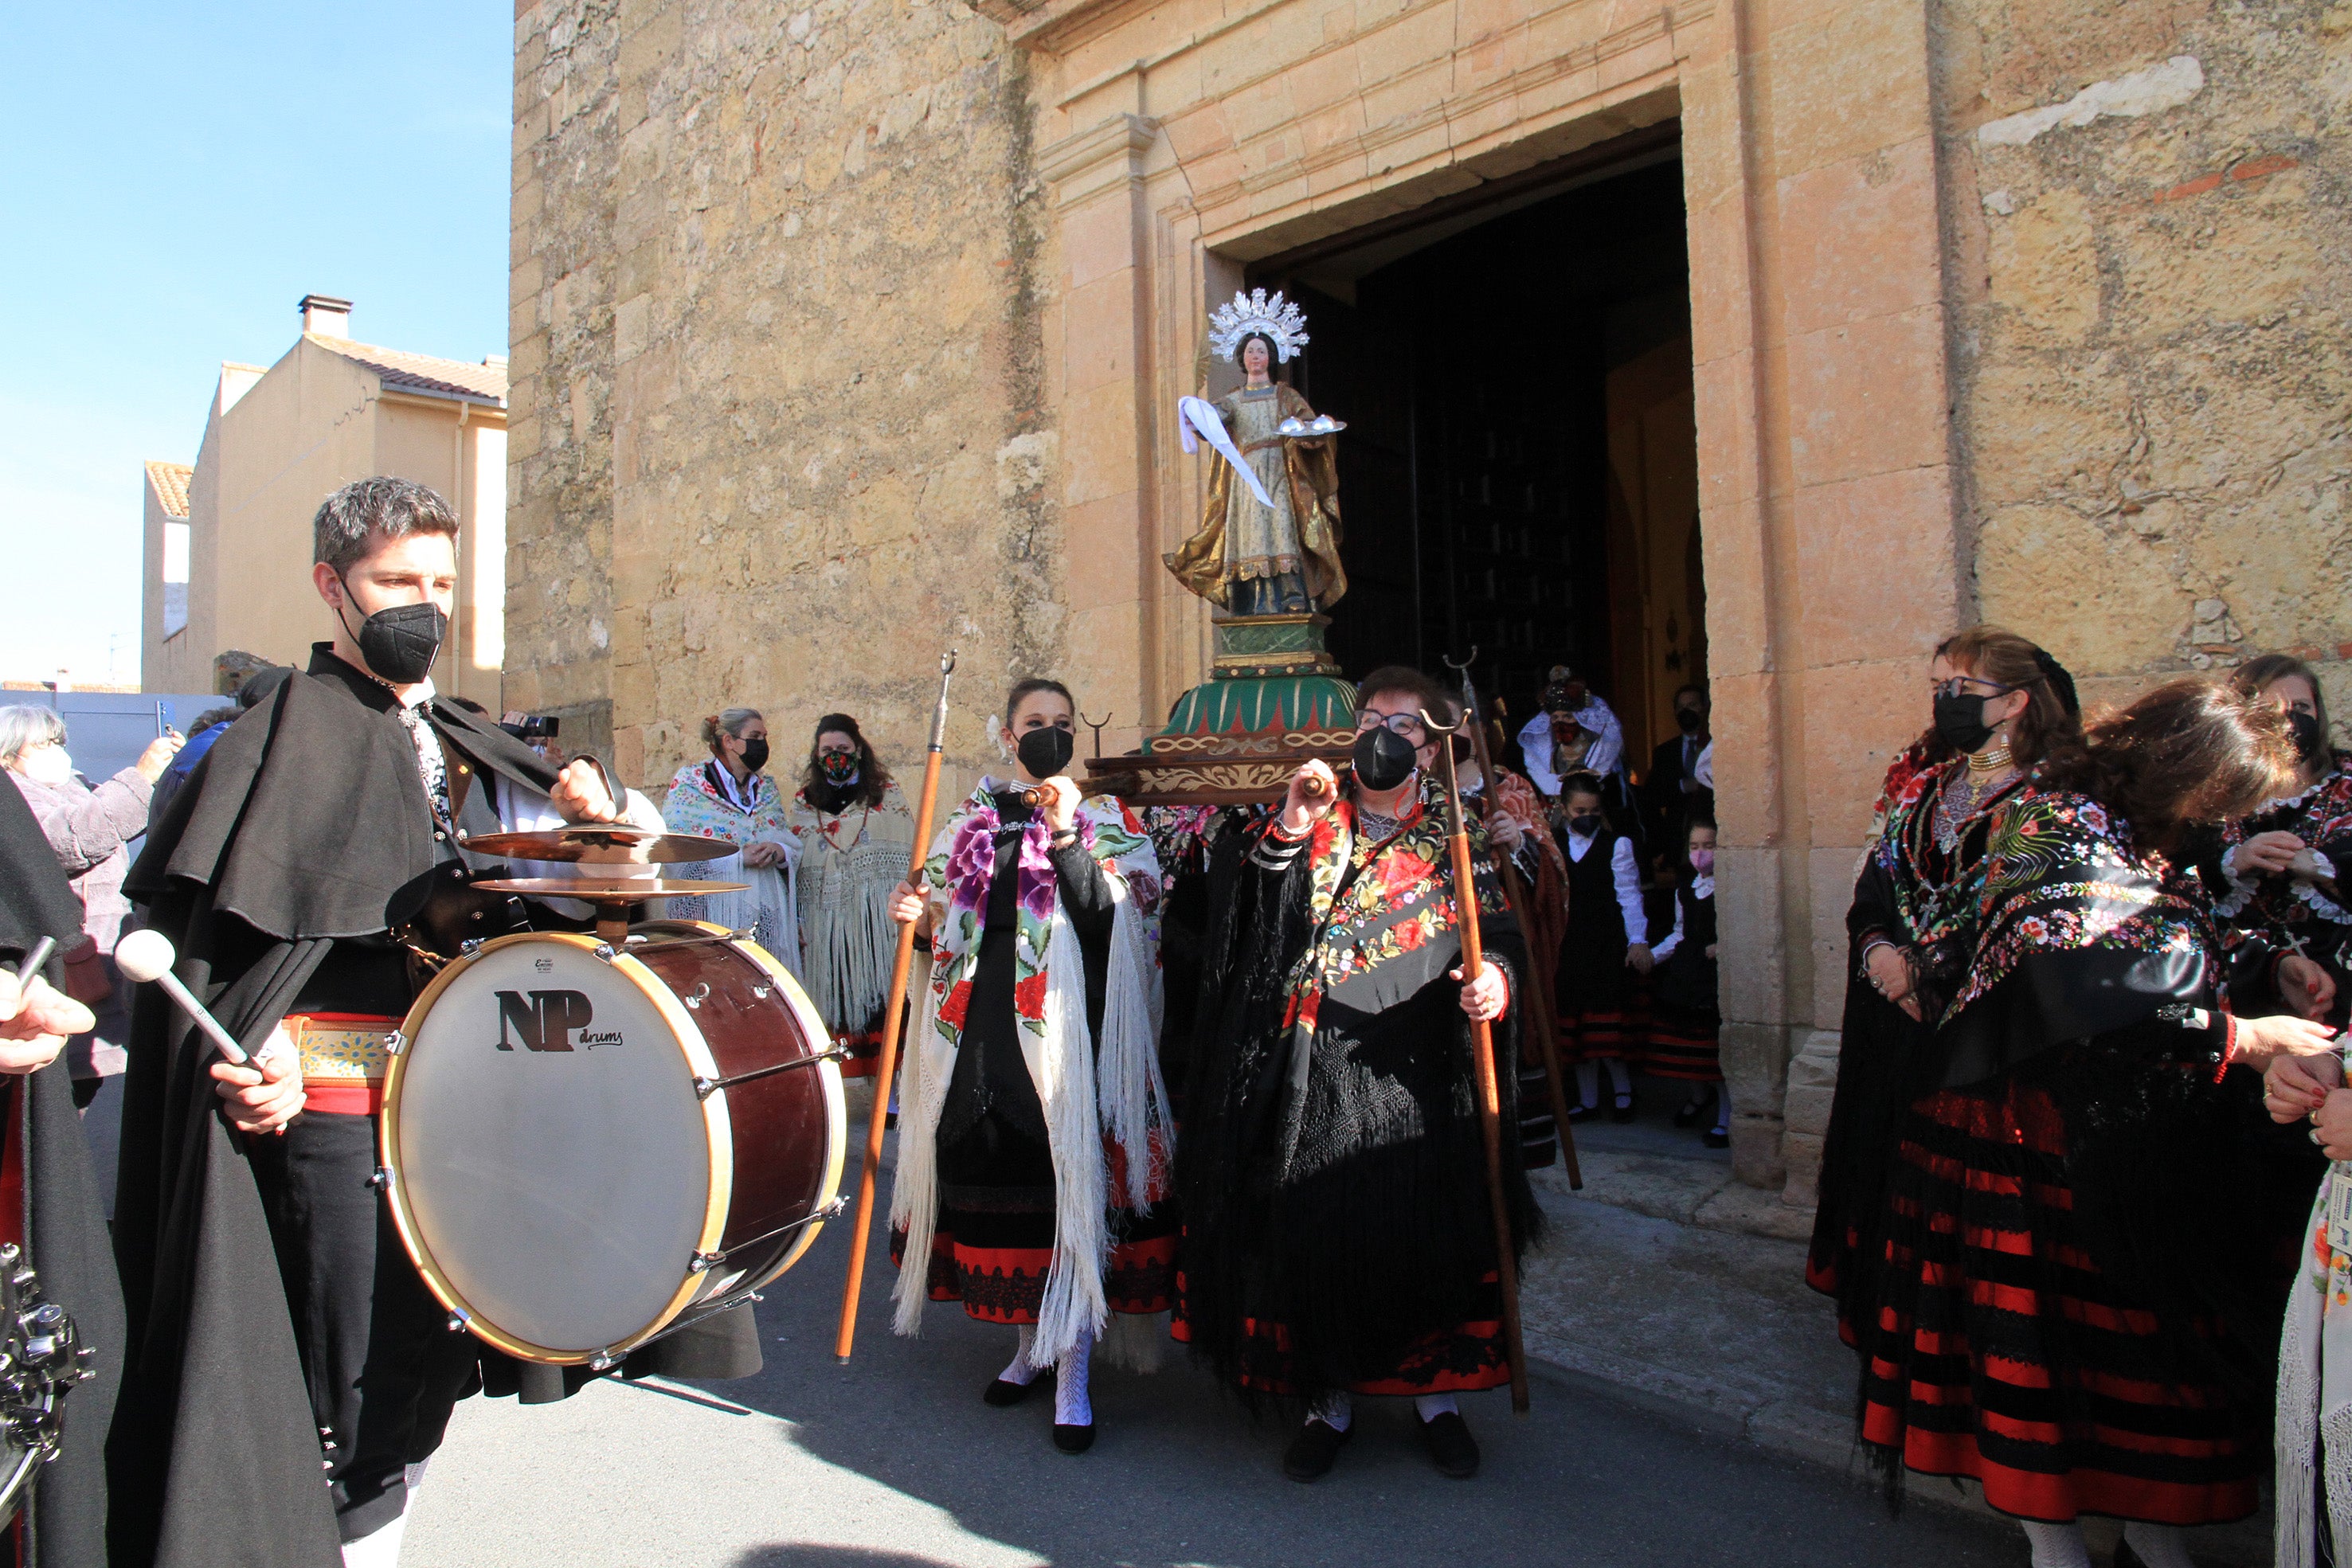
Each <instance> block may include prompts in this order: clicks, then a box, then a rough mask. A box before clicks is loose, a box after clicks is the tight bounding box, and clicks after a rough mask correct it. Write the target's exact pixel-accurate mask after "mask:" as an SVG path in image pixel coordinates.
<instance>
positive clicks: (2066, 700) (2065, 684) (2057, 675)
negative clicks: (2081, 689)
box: [2033, 648, 2083, 718]
mask: <svg viewBox="0 0 2352 1568" xmlns="http://www.w3.org/2000/svg"><path fill="white" fill-rule="evenodd" d="M2033 662H2034V664H2036V665H2038V666H2040V668H2041V671H2042V678H2043V679H2044V680H2046V681H2048V682H2049V683H2050V689H2051V690H2052V691H2053V692H2055V693H2056V694H2057V695H2058V706H2060V707H2063V708H2064V709H2065V710H2066V714H2067V716H2068V717H2070V718H2080V717H2082V716H2083V701H2082V698H2080V697H2079V696H2077V695H2075V693H2074V676H2073V675H2070V674H2067V673H2066V666H2065V665H2063V664H2060V663H2059V662H2058V661H2057V660H2055V659H2053V658H2052V657H2051V656H2050V652H2049V650H2048V649H2046V648H2036V649H2034V650H2033Z"/></svg>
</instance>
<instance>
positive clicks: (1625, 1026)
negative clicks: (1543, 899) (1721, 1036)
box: [1555, 773, 1651, 1122]
mask: <svg viewBox="0 0 2352 1568" xmlns="http://www.w3.org/2000/svg"><path fill="white" fill-rule="evenodd" d="M1559 804H1560V811H1561V814H1562V816H1563V818H1564V819H1565V820H1564V821H1562V822H1561V824H1560V826H1559V829H1557V830H1556V831H1555V836H1556V837H1557V838H1558V839H1559V847H1560V853H1561V855H1562V857H1563V858H1564V859H1565V860H1566V861H1567V862H1568V934H1567V936H1565V937H1564V938H1563V939H1562V940H1561V942H1560V945H1559V1033H1560V1047H1561V1056H1562V1058H1563V1059H1564V1060H1570V1061H1574V1062H1575V1063H1576V1084H1577V1090H1578V1099H1579V1102H1580V1103H1579V1104H1578V1105H1577V1107H1576V1109H1575V1110H1573V1111H1571V1112H1570V1113H1569V1119H1570V1120H1571V1121H1577V1122H1581V1121H1584V1120H1586V1119H1587V1118H1589V1117H1591V1116H1593V1115H1595V1114H1597V1113H1599V1112H1600V1109H1601V1063H1602V1062H1604V1061H1605V1062H1607V1063H1608V1064H1609V1080H1610V1087H1611V1088H1612V1090H1613V1091H1614V1094H1615V1101H1616V1103H1615V1104H1614V1106H1613V1107H1612V1111H1611V1118H1612V1120H1614V1121H1619V1122H1630V1121H1632V1120H1633V1074H1632V1073H1631V1072H1630V1071H1627V1069H1626V1065H1625V1058H1626V1056H1627V1055H1628V1054H1629V1053H1630V1052H1633V1051H1638V1050H1639V1049H1640V1048H1641V1043H1642V1038H1643V1036H1642V1027H1641V1019H1640V1016H1639V1013H1638V1010H1637V1009H1638V1006H1639V1002H1640V998H1639V995H1638V993H1637V991H1636V988H1635V987H1634V986H1633V984H1631V983H1630V982H1629V981H1628V980H1627V978H1626V975H1625V971H1626V970H1627V969H1632V970H1633V971H1634V972H1635V973H1636V974H1640V975H1646V974H1648V973H1649V972H1650V964H1651V958H1650V948H1649V943H1648V937H1649V933H1650V927H1649V916H1648V915H1646V914H1645V913H1643V908H1642V875H1641V872H1640V870H1639V869H1638V867H1637V866H1636V864H1635V860H1634V854H1633V841H1631V840H1629V839H1627V838H1625V837H1624V836H1622V834H1620V833H1619V832H1617V831H1616V830H1615V829H1613V828H1612V827H1611V826H1610V825H1609V821H1608V819H1607V818H1606V817H1605V816H1604V815H1603V814H1602V812H1601V780H1600V779H1599V778H1597V777H1595V776H1594V775H1592V774H1591V773H1572V774H1570V775H1569V776H1568V777H1567V778H1566V779H1562V780H1561V781H1560V787H1559Z"/></svg>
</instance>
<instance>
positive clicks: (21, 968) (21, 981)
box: [16, 936, 58, 991]
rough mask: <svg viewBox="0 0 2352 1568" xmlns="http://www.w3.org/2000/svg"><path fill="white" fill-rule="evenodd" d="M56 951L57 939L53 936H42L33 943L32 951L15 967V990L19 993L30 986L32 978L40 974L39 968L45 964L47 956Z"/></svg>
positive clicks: (47, 959)
mask: <svg viewBox="0 0 2352 1568" xmlns="http://www.w3.org/2000/svg"><path fill="white" fill-rule="evenodd" d="M57 950H58V939H57V938H56V937H54V936H44V937H42V938H41V939H40V940H39V941H38V942H36V943H34V944H33V950H32V951H31V952H29V953H27V954H26V955H25V961H24V962H23V963H21V964H19V965H17V966H16V988H17V989H18V990H20V991H21V990H23V989H24V988H26V986H29V985H31V984H32V983H33V977H34V976H36V975H37V974H39V973H40V972H41V966H42V965H44V964H46V963H47V962H48V961H49V955H50V954H52V953H54V952H56V951H57Z"/></svg>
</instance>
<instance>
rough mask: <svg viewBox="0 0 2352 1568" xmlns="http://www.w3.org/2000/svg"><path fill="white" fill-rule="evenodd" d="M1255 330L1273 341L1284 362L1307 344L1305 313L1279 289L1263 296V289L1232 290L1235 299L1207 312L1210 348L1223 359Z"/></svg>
mask: <svg viewBox="0 0 2352 1568" xmlns="http://www.w3.org/2000/svg"><path fill="white" fill-rule="evenodd" d="M1254 332H1263V333H1265V335H1266V336H1267V337H1268V338H1271V339H1273V340H1274V353H1275V358H1276V359H1277V360H1279V361H1282V362H1283V363H1284V364H1288V363H1289V362H1290V357H1291V356H1292V355H1293V354H1296V353H1297V352H1298V350H1301V349H1303V348H1305V347H1306V346H1307V315H1306V312H1304V311H1302V310H1300V309H1299V308H1298V307H1297V305H1295V304H1293V303H1292V302H1291V301H1289V300H1287V299H1285V298H1283V297H1282V291H1281V290H1280V289H1276V290H1275V293H1274V298H1271V299H1269V298H1266V293H1265V289H1263V288H1253V289H1251V290H1250V291H1249V292H1248V293H1247V294H1244V293H1242V292H1241V291H1240V290H1239V289H1235V290H1234V302H1233V303H1232V304H1230V305H1220V306H1218V307H1217V308H1215V309H1214V310H1212V311H1210V312H1209V347H1210V349H1211V350H1213V351H1214V352H1215V353H1217V354H1219V355H1221V356H1223V358H1225V359H1228V360H1230V359H1232V358H1233V357H1234V355H1235V354H1238V353H1239V352H1240V351H1241V346H1242V341H1243V340H1244V339H1245V338H1247V337H1249V336H1250V335H1251V334H1252V333H1254Z"/></svg>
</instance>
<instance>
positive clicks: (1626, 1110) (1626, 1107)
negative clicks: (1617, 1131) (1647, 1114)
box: [1609, 1094, 1633, 1122]
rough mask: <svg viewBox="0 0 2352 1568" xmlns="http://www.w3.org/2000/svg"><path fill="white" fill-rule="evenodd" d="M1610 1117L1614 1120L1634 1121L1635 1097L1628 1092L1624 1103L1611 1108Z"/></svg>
mask: <svg viewBox="0 0 2352 1568" xmlns="http://www.w3.org/2000/svg"><path fill="white" fill-rule="evenodd" d="M1609 1119H1610V1120H1611V1121H1612V1122H1630V1121H1632V1120H1633V1096H1632V1095H1631V1094H1628V1095H1626V1096H1625V1099H1624V1102H1623V1103H1622V1104H1619V1105H1616V1106H1613V1107H1612V1109H1611V1110H1610V1113H1609Z"/></svg>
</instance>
